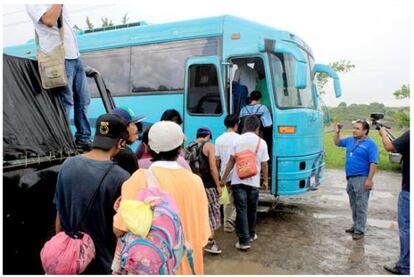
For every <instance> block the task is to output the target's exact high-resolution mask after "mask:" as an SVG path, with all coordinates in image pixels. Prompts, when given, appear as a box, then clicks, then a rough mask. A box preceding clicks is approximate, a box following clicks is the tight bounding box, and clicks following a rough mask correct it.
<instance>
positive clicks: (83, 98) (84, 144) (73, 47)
mask: <svg viewBox="0 0 414 277" xmlns="http://www.w3.org/2000/svg"><path fill="white" fill-rule="evenodd" d="M26 11H27V14H28V15H29V17H30V18H31V19H32V21H33V24H34V27H35V31H36V34H37V35H38V37H39V47H40V49H41V50H42V51H43V52H45V53H48V52H50V51H52V50H53V49H54V48H55V47H56V46H58V45H59V44H61V43H62V41H61V40H62V39H61V37H60V33H59V28H58V19H59V18H62V27H63V31H64V35H63V45H64V47H65V69H66V75H67V77H68V85H67V86H66V87H65V88H64V89H62V90H61V97H62V102H63V107H64V109H65V114H66V117H67V118H68V120H69V115H70V112H71V110H72V108H74V121H75V127H76V134H75V141H76V145H77V148H78V150H80V151H81V152H82V151H89V150H90V149H91V141H90V136H91V127H90V123H89V120H88V115H87V112H88V107H89V104H90V101H91V97H90V93H89V90H88V84H87V81H86V74H85V70H84V66H83V64H82V61H81V59H80V54H79V49H78V45H77V41H76V37H75V34H74V33H73V30H72V27H71V24H70V21H69V16H68V13H67V11H66V8H64V7H63V5H62V4H53V5H51V4H46V5H26ZM61 15H62V16H61ZM60 16H61V17H60Z"/></svg>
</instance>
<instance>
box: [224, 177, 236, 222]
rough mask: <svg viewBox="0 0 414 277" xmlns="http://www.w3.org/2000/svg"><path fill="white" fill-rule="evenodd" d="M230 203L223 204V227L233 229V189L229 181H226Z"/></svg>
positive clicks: (234, 211) (234, 218)
mask: <svg viewBox="0 0 414 277" xmlns="http://www.w3.org/2000/svg"><path fill="white" fill-rule="evenodd" d="M227 191H228V193H229V200H230V203H229V204H227V205H223V217H224V218H223V221H224V222H223V225H224V229H229V230H233V229H234V226H235V222H236V208H235V206H234V198H233V190H232V188H231V185H230V182H228V183H227Z"/></svg>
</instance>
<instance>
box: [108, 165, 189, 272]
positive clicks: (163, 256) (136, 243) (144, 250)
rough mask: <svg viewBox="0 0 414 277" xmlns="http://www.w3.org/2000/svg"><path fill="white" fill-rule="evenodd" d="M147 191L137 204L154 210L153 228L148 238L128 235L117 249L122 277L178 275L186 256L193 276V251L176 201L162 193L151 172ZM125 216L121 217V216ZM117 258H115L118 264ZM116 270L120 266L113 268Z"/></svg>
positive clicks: (145, 190) (142, 194)
mask: <svg viewBox="0 0 414 277" xmlns="http://www.w3.org/2000/svg"><path fill="white" fill-rule="evenodd" d="M145 175H146V178H147V183H148V187H147V188H143V189H141V190H140V191H139V192H138V195H137V200H139V201H142V202H146V203H151V205H152V206H153V217H152V224H151V227H150V229H149V232H148V234H147V236H145V237H143V236H140V235H136V234H134V233H132V232H131V231H128V232H127V233H126V234H125V235H124V236H123V237H121V238H120V243H119V245H118V246H117V248H118V256H119V260H120V261H119V262H120V266H119V268H120V272H119V273H121V274H126V273H129V274H156V275H164V274H169V275H170V274H175V273H176V272H177V270H178V268H179V266H180V264H181V261H182V258H183V256H184V254H185V252H187V259H188V262H189V264H190V267H191V270H192V272H193V274H195V272H194V265H193V256H192V249H191V247H190V246H189V244H188V243H187V242H186V241H185V237H184V229H183V226H182V224H181V220H180V217H179V213H178V207H177V204H176V202H175V200H174V199H173V198H172V197H171V195H170V194H169V193H166V192H163V191H161V190H160V188H159V186H158V184H157V181H156V180H155V177H154V176H153V174H152V172H151V170H145ZM121 215H122V214H121ZM116 259H117V254H115V259H114V262H115V260H116ZM112 268H113V269H116V268H117V266H116V265H115V266H114V265H113V266H112Z"/></svg>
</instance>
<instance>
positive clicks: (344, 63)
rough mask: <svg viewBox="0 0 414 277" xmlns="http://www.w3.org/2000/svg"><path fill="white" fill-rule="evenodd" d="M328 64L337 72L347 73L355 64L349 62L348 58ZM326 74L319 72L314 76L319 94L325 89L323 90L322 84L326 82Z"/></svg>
mask: <svg viewBox="0 0 414 277" xmlns="http://www.w3.org/2000/svg"><path fill="white" fill-rule="evenodd" d="M329 65H330V66H331V67H332V68H333V69H335V71H336V72H337V73H347V72H349V71H351V70H352V69H354V68H355V65H354V64H352V63H351V61H349V60H340V61H336V62H332V63H329ZM328 78H329V76H328V74H325V73H319V74H318V75H317V76H316V84H317V86H318V90H319V93H320V94H324V93H325V91H324V90H323V88H324V86H325V85H326V83H327V82H328Z"/></svg>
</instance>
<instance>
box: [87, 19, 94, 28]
mask: <svg viewBox="0 0 414 277" xmlns="http://www.w3.org/2000/svg"><path fill="white" fill-rule="evenodd" d="M86 28H88V30H93V24H92V22H91V19H90V18H89V16H87V17H86Z"/></svg>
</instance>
